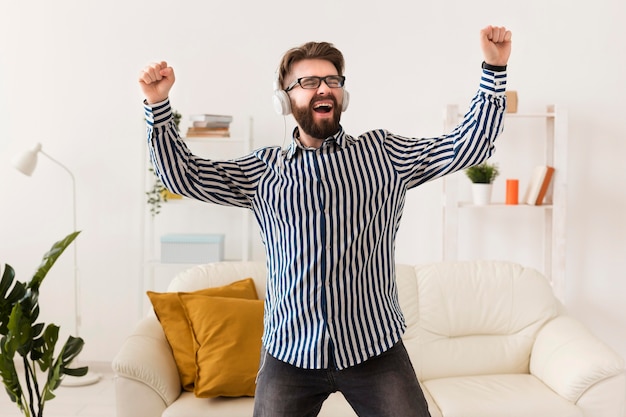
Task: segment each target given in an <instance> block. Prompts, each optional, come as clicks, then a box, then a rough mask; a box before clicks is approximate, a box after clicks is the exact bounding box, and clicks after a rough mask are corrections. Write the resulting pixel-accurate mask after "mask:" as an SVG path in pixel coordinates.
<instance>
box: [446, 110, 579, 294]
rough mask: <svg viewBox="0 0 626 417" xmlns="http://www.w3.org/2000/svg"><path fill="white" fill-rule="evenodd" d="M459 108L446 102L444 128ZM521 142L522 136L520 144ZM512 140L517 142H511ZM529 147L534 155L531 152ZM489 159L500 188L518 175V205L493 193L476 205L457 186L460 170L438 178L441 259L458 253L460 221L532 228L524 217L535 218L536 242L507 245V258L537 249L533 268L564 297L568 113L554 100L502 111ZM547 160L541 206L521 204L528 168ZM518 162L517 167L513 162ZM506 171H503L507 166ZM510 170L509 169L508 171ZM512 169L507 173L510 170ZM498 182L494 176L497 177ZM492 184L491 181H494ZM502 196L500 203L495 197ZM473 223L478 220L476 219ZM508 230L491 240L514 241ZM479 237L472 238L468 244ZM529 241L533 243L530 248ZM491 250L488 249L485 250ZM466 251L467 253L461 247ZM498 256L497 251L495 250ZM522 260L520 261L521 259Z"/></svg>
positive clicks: (461, 180)
mask: <svg viewBox="0 0 626 417" xmlns="http://www.w3.org/2000/svg"><path fill="white" fill-rule="evenodd" d="M462 117H463V115H462V114H460V113H459V108H458V106H456V105H449V106H447V107H446V110H445V121H444V127H445V129H446V131H449V130H451V129H452V128H454V127H455V126H456V125H457V124H458V123H459V121H460V120H461V118H462ZM524 141H527V142H525V143H524ZM515 145H517V146H515ZM533 150H534V154H533ZM490 162H497V163H498V164H499V168H500V171H501V174H500V176H499V177H498V178H499V179H500V181H501V183H500V185H501V187H500V188H501V189H502V191H503V189H504V185H503V183H504V180H505V179H506V178H509V177H510V178H515V177H517V178H519V180H520V187H519V200H520V204H519V205H506V204H505V203H504V197H500V196H499V195H498V194H497V193H494V196H493V201H494V203H492V204H489V205H485V206H476V205H473V204H472V203H470V202H469V198H468V199H467V200H468V201H465V198H464V197H463V196H462V191H463V190H462V187H464V186H465V187H467V189H469V187H470V185H469V184H470V182H469V179H467V177H466V176H465V173H464V172H458V173H455V174H452V175H449V176H447V177H444V181H443V192H444V195H443V259H444V260H456V259H461V258H463V257H464V256H463V254H462V253H461V251H462V248H461V247H460V246H461V244H462V243H464V244H465V247H466V249H467V246H468V245H469V243H468V241H467V236H465V238H466V241H465V242H460V234H459V230H460V229H461V228H462V227H464V226H467V225H466V224H463V222H472V223H474V224H473V225H472V226H474V227H475V228H476V227H478V228H483V230H487V229H488V223H489V222H490V221H491V220H492V219H493V220H494V221H495V220H496V219H498V220H501V221H503V222H505V223H506V222H508V223H509V224H514V225H516V226H518V227H519V226H520V225H522V227H526V226H527V227H528V228H530V227H532V226H533V225H532V224H526V223H525V222H533V223H536V222H540V223H542V224H541V225H540V227H541V229H542V233H541V234H542V237H541V240H542V241H541V242H532V243H531V244H530V245H526V247H522V248H518V249H517V250H514V249H507V250H508V252H507V255H506V256H507V258H508V259H506V260H511V261H519V260H518V259H516V258H517V257H518V255H519V254H520V253H522V252H526V253H528V252H529V251H541V253H540V254H539V256H540V258H541V262H540V263H541V265H538V266H537V268H538V269H540V270H542V272H543V273H544V274H545V275H546V276H547V277H548V278H549V279H550V280H551V283H552V286H553V288H554V291H555V294H556V296H557V297H558V298H559V299H560V300H561V301H564V296H565V267H566V262H565V255H566V248H565V245H566V214H567V213H566V206H567V113H566V112H565V111H564V110H562V109H559V108H557V107H556V106H554V105H549V106H547V107H546V111H545V112H539V113H507V114H506V115H505V125H504V132H503V134H502V135H501V137H499V138H498V140H497V142H496V152H495V155H494V156H493V157H492V158H490ZM536 165H549V166H552V167H554V168H555V172H554V176H553V178H552V183H551V187H550V189H549V190H548V193H547V195H546V200H545V201H544V204H543V205H540V206H532V205H526V204H523V203H522V200H523V196H524V193H525V191H526V186H527V184H526V183H524V181H527V180H528V179H529V178H530V176H531V170H532V167H534V166H536ZM513 166H517V171H515V167H513ZM509 168H510V170H509V171H508V172H507V169H509ZM511 170H512V171H511ZM511 172H512V175H511ZM496 181H498V179H497V180H496ZM494 185H495V184H494ZM499 201H502V202H499ZM477 222H478V223H477ZM507 233H508V232H507V231H506V230H503V229H500V230H496V231H492V234H496V235H498V234H501V235H499V236H492V237H494V238H495V241H499V242H503V243H506V244H507V245H509V244H512V245H513V246H514V244H515V243H517V241H518V240H519V241H523V239H518V237H519V236H511V235H507ZM479 240H480V239H478V238H476V239H473V238H471V241H472V243H474V242H476V241H479ZM528 246H532V248H529V247H528ZM482 249H483V253H487V255H483V256H485V257H489V255H488V254H489V253H490V252H491V253H493V252H495V250H494V249H496V248H494V247H493V242H491V246H490V247H485V248H482ZM490 250H491V251H490ZM465 252H468V250H466V251H465ZM499 256H502V255H499ZM522 263H523V262H522Z"/></svg>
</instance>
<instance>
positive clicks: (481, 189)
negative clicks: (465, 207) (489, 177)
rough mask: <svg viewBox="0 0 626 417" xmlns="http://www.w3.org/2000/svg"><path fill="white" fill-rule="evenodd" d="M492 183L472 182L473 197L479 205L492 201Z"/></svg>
mask: <svg viewBox="0 0 626 417" xmlns="http://www.w3.org/2000/svg"><path fill="white" fill-rule="evenodd" d="M491 186H492V184H478V183H472V199H473V201H474V204H475V205H477V206H485V205H487V204H489V203H491V188H492V187H491Z"/></svg>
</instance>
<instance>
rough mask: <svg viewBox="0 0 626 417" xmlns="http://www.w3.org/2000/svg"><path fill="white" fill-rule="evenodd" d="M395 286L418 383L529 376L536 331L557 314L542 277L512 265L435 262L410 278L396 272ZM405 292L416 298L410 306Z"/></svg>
mask: <svg viewBox="0 0 626 417" xmlns="http://www.w3.org/2000/svg"><path fill="white" fill-rule="evenodd" d="M410 279H412V280H414V282H413V283H411V285H412V286H413V287H414V289H412V290H407V287H408V285H409V283H407V282H403V281H405V280H410ZM398 287H399V290H400V305H401V307H402V309H403V310H405V313H406V312H409V313H408V314H409V318H408V320H407V324H408V326H409V327H408V329H407V331H406V334H405V335H404V338H403V339H404V340H405V346H406V348H407V351H408V352H409V355H410V357H411V360H412V361H413V363H414V366H415V368H416V372H417V374H418V377H419V378H420V379H423V380H428V379H435V378H445V377H450V376H465V375H488V374H505V373H510V374H512V373H525V374H527V373H529V359H530V354H531V349H532V345H533V342H534V340H535V337H536V335H537V332H538V331H539V330H540V329H541V327H542V326H543V325H545V323H547V322H548V321H550V320H551V319H552V318H554V317H555V316H556V315H557V311H558V310H557V308H558V305H557V302H556V300H555V298H554V296H553V294H552V289H551V287H550V284H549V282H548V281H547V280H546V278H545V277H544V276H543V275H541V274H540V273H539V272H537V271H536V270H534V269H531V268H524V267H522V266H520V265H518V264H514V263H510V262H497V261H476V262H463V261H459V262H443V263H434V264H429V265H424V266H418V267H416V268H415V271H414V274H413V276H412V277H411V276H410V274H409V273H408V271H406V270H404V269H399V274H398ZM403 292H406V293H409V294H411V293H412V294H413V297H414V298H415V297H416V295H417V297H418V298H417V299H418V301H417V302H415V303H414V304H415V305H410V306H409V305H407V304H406V300H405V299H404V298H405V295H404V293H403ZM426 358H427V359H426Z"/></svg>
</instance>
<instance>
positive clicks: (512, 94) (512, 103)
mask: <svg viewBox="0 0 626 417" xmlns="http://www.w3.org/2000/svg"><path fill="white" fill-rule="evenodd" d="M505 94H506V112H507V113H517V91H506V92H505Z"/></svg>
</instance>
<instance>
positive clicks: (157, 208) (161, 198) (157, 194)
mask: <svg viewBox="0 0 626 417" xmlns="http://www.w3.org/2000/svg"><path fill="white" fill-rule="evenodd" d="M182 118H183V116H182V115H181V114H180V113H179V112H177V111H176V110H174V111H172V121H173V122H174V124H175V125H176V130H177V131H178V133H179V134H180V121H181V119H182ZM148 171H150V172H151V173H152V176H151V178H152V179H153V181H152V188H150V189H149V190H148V191H146V196H147V201H146V202H147V203H148V206H150V214H151V215H152V217H154V216H156V215H157V214H159V213H160V212H161V207H162V205H163V204H164V203H167V199H168V195H170V193H168V190H167V188H165V186H164V185H163V183H162V182H161V180H160V179H159V177H157V175H156V172H154V168H153V167H152V166H150V167H148Z"/></svg>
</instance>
